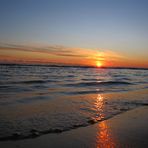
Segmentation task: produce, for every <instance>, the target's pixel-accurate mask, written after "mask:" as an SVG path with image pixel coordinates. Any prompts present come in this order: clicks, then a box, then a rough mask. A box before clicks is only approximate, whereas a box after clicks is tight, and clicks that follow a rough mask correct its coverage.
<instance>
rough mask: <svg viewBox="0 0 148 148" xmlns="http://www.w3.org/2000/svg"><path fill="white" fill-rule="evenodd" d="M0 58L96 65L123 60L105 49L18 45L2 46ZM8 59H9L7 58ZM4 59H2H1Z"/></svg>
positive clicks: (0, 47) (0, 46) (0, 45)
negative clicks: (97, 63) (99, 62)
mask: <svg viewBox="0 0 148 148" xmlns="http://www.w3.org/2000/svg"><path fill="white" fill-rule="evenodd" d="M0 56H1V57H3V59H4V57H5V59H10V60H11V59H12V60H14V59H15V58H16V60H17V59H19V60H22V61H23V60H25V61H35V60H37V61H47V62H59V63H62V62H63V63H73V64H74V63H77V64H85V65H86V64H88V65H95V63H96V61H102V62H103V63H110V62H111V61H118V60H120V59H122V58H123V56H121V55H119V54H118V53H116V52H113V51H111V50H105V49H86V48H74V47H66V46H61V45H46V46H45V45H16V44H0ZM6 57H7V58H6ZM1 59H2V58H1Z"/></svg>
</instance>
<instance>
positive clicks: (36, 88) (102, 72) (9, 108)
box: [0, 64, 148, 140]
mask: <svg viewBox="0 0 148 148" xmlns="http://www.w3.org/2000/svg"><path fill="white" fill-rule="evenodd" d="M144 105H148V69H136V68H94V67H80V66H56V65H27V64H24V65H21V64H1V65H0V140H19V139H25V138H34V137H37V136H40V135H43V134H50V133H56V134H57V133H61V132H64V131H68V130H73V129H76V128H81V127H83V126H90V125H91V124H95V123H98V122H101V121H103V120H106V119H109V118H112V117H114V116H116V115H118V114H121V113H123V112H125V111H128V110H131V109H134V108H136V107H140V106H144Z"/></svg>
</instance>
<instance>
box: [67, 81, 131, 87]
mask: <svg viewBox="0 0 148 148" xmlns="http://www.w3.org/2000/svg"><path fill="white" fill-rule="evenodd" d="M132 84H133V83H130V82H126V81H105V82H81V83H70V84H65V85H66V86H72V87H73V86H74V87H83V86H100V85H101V86H112V85H132Z"/></svg>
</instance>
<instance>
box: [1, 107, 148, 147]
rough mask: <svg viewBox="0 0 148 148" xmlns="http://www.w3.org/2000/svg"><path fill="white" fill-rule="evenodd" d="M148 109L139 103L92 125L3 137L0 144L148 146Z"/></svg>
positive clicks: (7, 145) (5, 145)
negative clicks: (25, 136)
mask: <svg viewBox="0 0 148 148" xmlns="http://www.w3.org/2000/svg"><path fill="white" fill-rule="evenodd" d="M147 112H148V107H147V106H143V107H137V108H135V109H132V110H129V111H126V112H124V113H121V114H118V115H116V116H114V117H112V118H110V119H107V120H103V121H101V122H99V123H96V124H93V125H90V126H86V127H81V128H80V127H79V128H77V129H74V130H70V131H65V132H62V133H59V134H57V133H53V134H46V135H42V136H39V137H36V138H32V139H23V140H16V141H0V145H1V146H2V147H3V148H7V147H12V148H16V147H20V148H25V147H36V148H37V147H45V148H46V147H49V146H50V147H55V148H58V147H100V148H101V147H104V146H110V147H122V146H124V147H137V148H138V147H146V146H148V141H147V138H146V137H148V128H147V124H146V123H148V117H147Z"/></svg>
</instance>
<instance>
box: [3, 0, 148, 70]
mask: <svg viewBox="0 0 148 148" xmlns="http://www.w3.org/2000/svg"><path fill="white" fill-rule="evenodd" d="M147 16H148V1H147V0H0V62H2V63H7V62H10V63H17V62H19V63H20V62H22V63H56V64H70V65H92V66H93V65H94V66H95V65H97V63H98V62H99V63H101V65H102V66H115V67H117V66H120V67H122V66H123V67H147V68H148V17H147ZM98 65H99V64H98Z"/></svg>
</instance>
